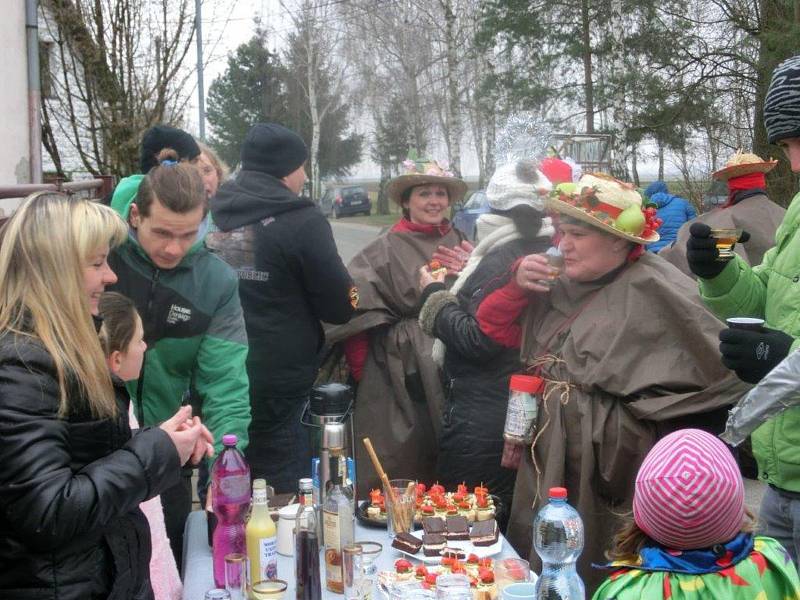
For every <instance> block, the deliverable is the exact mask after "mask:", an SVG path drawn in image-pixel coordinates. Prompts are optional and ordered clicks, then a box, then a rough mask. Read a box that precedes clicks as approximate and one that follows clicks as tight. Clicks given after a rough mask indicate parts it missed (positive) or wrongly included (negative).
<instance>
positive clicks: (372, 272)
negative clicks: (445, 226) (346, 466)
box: [327, 229, 463, 498]
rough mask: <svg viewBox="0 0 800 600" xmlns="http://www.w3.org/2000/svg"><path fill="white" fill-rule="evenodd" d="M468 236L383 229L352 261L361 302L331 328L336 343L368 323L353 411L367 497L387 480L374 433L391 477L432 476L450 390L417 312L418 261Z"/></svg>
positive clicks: (453, 232) (359, 469)
mask: <svg viewBox="0 0 800 600" xmlns="http://www.w3.org/2000/svg"><path fill="white" fill-rule="evenodd" d="M462 240H463V237H462V235H461V234H460V233H459V232H458V231H457V230H455V229H452V230H450V232H448V233H447V234H446V235H444V236H431V235H426V234H423V233H418V232H393V231H389V232H388V233H386V234H383V235H381V236H380V237H379V238H377V239H376V240H375V241H373V242H372V243H371V244H369V245H368V246H367V247H366V248H364V249H363V250H362V251H361V252H360V253H359V254H357V255H356V256H355V257H354V258H353V260H352V261H351V262H350V264H349V265H348V267H347V268H348V270H349V271H350V275H351V276H352V278H353V281H354V282H355V285H356V286H357V287H358V293H359V301H358V309H357V311H356V313H355V315H354V316H353V318H352V319H351V320H350V322H349V323H348V324H347V325H342V326H340V327H334V328H332V329H330V330H328V332H327V338H328V341H329V342H330V343H336V342H338V341H342V340H344V339H347V338H348V337H350V336H352V335H355V334H356V333H359V332H362V331H367V332H368V334H369V354H368V356H367V360H366V363H365V364H364V369H363V371H362V378H361V381H360V383H359V385H358V392H357V395H356V403H355V411H354V417H353V418H354V421H353V423H354V427H355V447H356V468H357V472H356V480H357V483H358V494H359V497H360V498H363V497H364V495H365V494H366V492H367V491H368V490H369V489H370V488H375V487H381V486H380V482H379V480H378V477H377V474H376V473H375V470H374V469H373V467H372V463H371V462H370V459H369V457H368V455H367V453H366V451H365V450H364V445H363V443H362V442H361V439H362V438H363V437H369V438H370V439H371V441H372V445H373V446H374V447H375V452H376V453H377V455H378V457H379V458H380V460H381V464H382V466H383V468H384V470H385V471H386V473H387V474H388V475H389V477H390V478H392V479H397V478H408V479H417V480H419V481H424V482H426V483H430V482H431V481H433V478H434V476H435V475H434V474H435V467H436V457H437V453H438V442H437V439H438V434H439V429H440V419H441V411H442V406H443V404H444V392H443V389H442V382H441V375H440V373H439V369H438V367H437V366H436V364H435V363H434V361H433V359H432V358H431V349H432V347H433V338H431V337H430V336H428V335H427V334H425V333H423V332H422V330H421V329H420V327H419V323H418V322H417V316H418V314H419V308H420V307H419V306H418V304H419V298H420V289H419V268H420V267H421V266H423V265H424V264H425V263H427V262H428V261H429V260H430V259H431V256H432V254H433V252H434V251H435V250H436V248H437V246H439V245H444V246H448V247H453V246H456V245H457V244H459V243H460V242H461V241H462Z"/></svg>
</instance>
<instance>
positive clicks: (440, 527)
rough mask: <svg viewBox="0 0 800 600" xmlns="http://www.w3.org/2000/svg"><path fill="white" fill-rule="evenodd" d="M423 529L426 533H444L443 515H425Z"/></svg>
mask: <svg viewBox="0 0 800 600" xmlns="http://www.w3.org/2000/svg"><path fill="white" fill-rule="evenodd" d="M422 530H423V531H424V532H425V533H442V534H443V533H444V532H445V531H446V530H445V526H444V521H443V520H442V518H441V517H425V518H424V519H422Z"/></svg>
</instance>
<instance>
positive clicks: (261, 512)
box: [245, 479, 278, 583]
mask: <svg viewBox="0 0 800 600" xmlns="http://www.w3.org/2000/svg"><path fill="white" fill-rule="evenodd" d="M277 533H278V531H277V528H276V527H275V523H274V522H273V520H272V517H270V516H269V504H268V503H267V482H266V481H265V480H263V479H256V480H255V481H253V509H252V511H251V513H250V520H249V521H248V522H247V527H246V528H245V538H246V540H247V557H248V558H249V559H250V580H251V583H256V582H258V581H265V580H267V579H277V578H278V554H277V541H278V540H277Z"/></svg>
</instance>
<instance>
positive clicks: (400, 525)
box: [362, 437, 413, 532]
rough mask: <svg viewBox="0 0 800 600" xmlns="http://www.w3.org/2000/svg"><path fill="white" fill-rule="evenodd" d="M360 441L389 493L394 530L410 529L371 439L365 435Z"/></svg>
mask: <svg viewBox="0 0 800 600" xmlns="http://www.w3.org/2000/svg"><path fill="white" fill-rule="evenodd" d="M362 441H363V442H364V447H365V448H366V449H367V454H369V458H370V460H371V461H372V466H373V467H375V472H376V473H377V474H378V477H379V478H380V480H381V483H382V484H383V487H384V489H386V491H387V493H388V494H389V497H390V501H391V503H392V515H393V518H392V523H393V527H394V530H395V532H396V531H397V530H398V529H400V530H402V531H406V530H408V531H411V528H410V527H408V524H407V523H406V519H405V513H404V511H403V510H402V508H401V507H400V503H399V501H398V499H397V494H396V493H395V491H394V488H393V487H392V485H391V483H389V476H388V475H386V471H384V470H383V467H382V466H381V461H380V460H379V459H378V455H377V454H375V448H373V447H372V441H371V440H370V439H369V438H368V437H365V438H364V439H363V440H362ZM411 485H413V484H409V487H411Z"/></svg>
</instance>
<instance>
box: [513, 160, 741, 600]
mask: <svg viewBox="0 0 800 600" xmlns="http://www.w3.org/2000/svg"><path fill="white" fill-rule="evenodd" d="M571 187H572V189H570V187H567V188H566V189H565V188H564V186H562V187H561V189H557V191H556V192H555V193H554V194H553V195H551V197H550V199H549V201H548V205H549V207H550V208H551V209H552V210H554V211H555V212H556V213H558V218H559V222H558V227H557V229H558V233H559V235H560V240H559V248H560V249H561V252H562V253H563V255H564V269H563V270H562V274H561V276H560V277H559V278H558V280H557V281H556V283H555V285H553V286H552V287H544V286H542V285H541V284H540V281H541V280H542V279H543V278H544V276H545V275H546V274H547V271H546V270H545V265H543V263H545V264H546V261H544V258H543V257H542V256H537V255H533V256H528V257H526V258H525V259H523V261H522V262H521V263H520V266H519V268H518V269H517V278H516V281H515V282H514V285H516V286H517V290H519V291H518V292H517V293H518V294H519V295H522V296H525V294H529V297H530V302H529V308H528V309H527V312H526V314H525V321H524V322H525V327H524V332H523V340H522V349H521V355H522V359H523V361H524V362H525V364H526V365H527V366H528V368H529V369H530V370H531V372H532V373H533V374H538V375H539V376H541V377H542V378H544V380H545V390H544V393H543V398H542V402H541V404H540V406H539V416H538V422H537V433H536V436H535V438H534V442H533V444H532V448H530V447H529V452H526V453H525V456H524V459H523V462H522V464H521V465H520V468H519V470H518V472H517V479H516V485H515V488H514V502H513V506H512V509H511V521H510V523H509V527H508V533H507V535H508V538H509V540H511V541H512V543H513V544H514V547H515V548H517V550H518V551H519V552H520V553H522V554H523V555H527V554H528V553H529V552H530V548H531V539H532V538H531V526H532V523H533V517H534V515H535V512H536V511H537V510H538V509H539V508H540V507H541V506H542V505H543V504H544V503H546V502H547V493H546V491H547V490H548V489H549V488H550V487H559V486H560V487H566V488H567V489H568V490H569V497H570V503H571V504H573V505H574V506H575V507H576V508H577V510H578V511H579V513H580V514H581V517H582V518H583V521H584V524H585V528H586V547H585V549H584V552H583V554H582V555H581V557H580V559H579V561H578V572H579V574H580V575H581V577H583V579H584V581H585V583H586V588H587V593H591V592H592V591H593V590H594V588H595V587H596V586H597V584H598V583H599V582H600V579H601V577H602V575H601V574H600V573H598V572H596V571H593V570H592V569H591V564H592V563H598V562H601V561H602V560H603V554H604V550H605V549H606V547H607V544H608V542H609V541H610V540H611V537H612V535H613V533H614V531H616V529H617V527H618V526H619V523H620V515H622V514H624V513H625V512H626V511H629V510H630V507H631V500H632V499H633V480H634V476H635V474H636V471H637V469H638V467H639V465H640V464H641V462H642V460H643V459H644V456H645V454H646V453H647V451H648V450H649V449H650V448H651V447H652V445H653V444H654V443H655V441H656V440H657V439H658V438H659V436H660V435H662V434H664V433H667V432H669V431H671V430H673V429H675V428H676V427H679V426H687V425H692V426H695V427H703V428H713V426H714V425H715V422H716V421H715V418H718V421H719V422H718V425H719V426H720V428H721V426H722V424H723V423H724V419H725V413H726V408H727V407H728V406H729V405H730V404H732V403H733V402H735V401H736V400H737V399H738V397H739V396H740V394H741V393H742V392H743V391H744V387H743V386H742V385H741V384H740V383H739V382H738V381H736V379H735V378H733V377H731V376H730V375H729V374H728V373H726V371H725V369H724V368H722V365H720V363H719V361H718V359H717V358H716V356H715V354H716V348H717V343H718V342H717V333H718V332H719V330H720V329H721V327H722V324H721V323H720V322H719V321H718V320H717V319H716V318H714V316H713V315H711V313H710V312H709V311H708V310H707V309H706V308H705V307H704V306H703V304H702V302H701V301H700V297H699V296H698V294H697V291H696V289H695V286H694V282H693V281H692V280H691V279H689V278H688V277H686V276H684V275H683V274H681V273H680V272H678V271H677V270H676V269H675V268H673V267H672V266H671V265H668V264H667V263H666V262H664V261H663V260H662V259H660V258H659V257H658V256H656V255H654V254H652V253H650V252H643V248H644V245H645V244H647V243H649V242H651V241H653V240H655V239H658V233H657V232H656V231H655V230H656V229H657V224H658V222H657V220H656V217H655V214H654V211H649V210H647V209H645V210H643V209H642V205H641V197H640V196H639V194H638V193H637V192H636V191H635V190H634V189H633V186H630V185H628V184H624V183H622V182H619V181H617V180H614V179H612V178H609V177H601V176H593V175H584V176H583V177H582V178H581V180H580V181H579V182H578V183H577V184H576V185H573V186H571ZM500 291H502V290H499V291H498V292H500ZM703 413H705V414H703ZM531 561H532V564H533V566H534V570H536V569H537V568H538V565H539V564H540V563H539V561H538V557H537V556H536V555H535V553H531Z"/></svg>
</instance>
